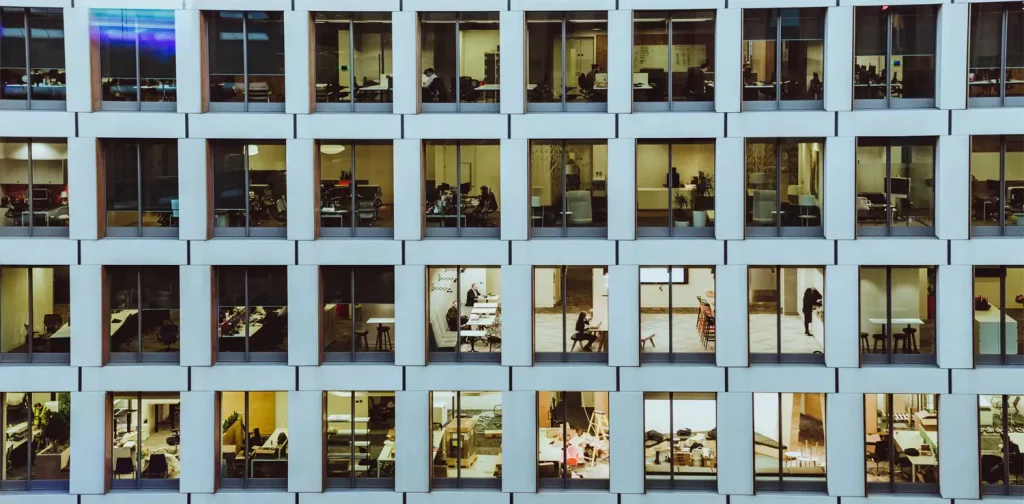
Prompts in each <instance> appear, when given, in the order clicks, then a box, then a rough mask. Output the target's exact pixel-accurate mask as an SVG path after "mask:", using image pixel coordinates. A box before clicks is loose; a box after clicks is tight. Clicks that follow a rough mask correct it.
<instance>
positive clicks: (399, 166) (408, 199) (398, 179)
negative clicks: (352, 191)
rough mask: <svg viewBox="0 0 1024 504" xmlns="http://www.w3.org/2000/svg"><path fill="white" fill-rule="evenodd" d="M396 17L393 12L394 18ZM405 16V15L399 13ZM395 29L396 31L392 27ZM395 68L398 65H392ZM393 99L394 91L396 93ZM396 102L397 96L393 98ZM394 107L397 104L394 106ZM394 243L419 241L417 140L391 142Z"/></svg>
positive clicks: (420, 184)
mask: <svg viewBox="0 0 1024 504" xmlns="http://www.w3.org/2000/svg"><path fill="white" fill-rule="evenodd" d="M398 14H399V13H398V12H396V13H395V15H396V16H397V15H398ZM401 14H406V13H404V12H403V13H401ZM396 28H397V27H396ZM395 65H396V68H397V65H398V62H397V61H396V62H395ZM395 94H396V95H397V94H398V93H397V89H396V93H395ZM395 98H396V100H397V96H396V97H395ZM396 106H397V104H396ZM394 163H395V210H394V212H395V239H396V240H422V239H423V214H424V210H425V207H424V205H425V203H424V194H423V149H422V147H421V146H420V141H419V140H418V139H417V140H406V139H401V140H395V156H394Z"/></svg>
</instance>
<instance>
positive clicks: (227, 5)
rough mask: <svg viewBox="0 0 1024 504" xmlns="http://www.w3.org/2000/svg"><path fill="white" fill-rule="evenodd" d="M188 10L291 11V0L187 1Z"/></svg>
mask: <svg viewBox="0 0 1024 504" xmlns="http://www.w3.org/2000/svg"><path fill="white" fill-rule="evenodd" d="M185 8H186V9H199V10H271V11H274V10H276V11H286V10H291V9H292V7H291V0H185Z"/></svg>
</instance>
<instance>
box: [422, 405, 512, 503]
mask: <svg viewBox="0 0 1024 504" xmlns="http://www.w3.org/2000/svg"><path fill="white" fill-rule="evenodd" d="M434 392H452V394H453V397H452V399H453V400H454V401H455V409H454V417H453V419H454V420H455V421H457V422H459V428H458V431H459V432H461V430H462V428H461V420H459V419H461V418H472V417H471V416H464V415H463V410H462V394H463V393H467V392H468V393H478V394H499V395H500V394H501V391H493V390H480V391H476V390H452V391H447V390H445V391H433V390H432V391H430V406H431V410H430V411H431V417H430V429H431V430H430V431H429V432H431V433H432V432H433V428H434V423H435V422H434V418H433V404H434ZM444 428H445V424H441V429H444ZM443 440H444V436H441V441H440V442H441V443H443V442H444V441H443ZM442 449H443V446H440V445H439V446H438V448H437V449H436V451H435V449H434V447H433V443H431V450H430V451H431V453H430V459H429V461H428V464H429V467H430V468H431V469H433V464H434V458H435V457H436V456H437V455H439V454H440V453H441V451H442ZM456 460H458V461H459V462H456V463H455V477H454V478H452V477H448V476H447V474H446V475H445V477H444V478H436V477H434V475H433V473H432V472H431V475H430V489H431V490H440V489H499V488H501V485H502V476H497V477H493V478H469V477H465V478H464V477H463V476H462V463H461V460H462V450H459V452H458V453H457V454H456ZM445 469H446V471H447V468H445Z"/></svg>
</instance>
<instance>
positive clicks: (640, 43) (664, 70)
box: [633, 11, 675, 102]
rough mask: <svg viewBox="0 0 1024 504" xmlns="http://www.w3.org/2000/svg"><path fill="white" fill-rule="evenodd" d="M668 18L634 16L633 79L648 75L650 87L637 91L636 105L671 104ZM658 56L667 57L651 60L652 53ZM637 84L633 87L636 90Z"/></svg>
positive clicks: (661, 14)
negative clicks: (669, 99) (646, 103)
mask: <svg viewBox="0 0 1024 504" xmlns="http://www.w3.org/2000/svg"><path fill="white" fill-rule="evenodd" d="M668 15H669V13H667V12H641V11H635V12H634V13H633V75H634V77H636V76H637V74H640V73H643V74H646V76H647V82H646V85H647V86H648V87H650V89H643V90H634V92H633V101H634V102H666V101H668V93H669V90H668V73H669V67H668V66H669V60H670V59H671V58H669V57H668V46H669V39H668ZM657 52H664V53H665V56H664V57H661V58H658V57H652V58H648V56H649V55H650V54H651V53H655V54H657ZM652 74H653V76H652ZM673 77H675V75H673ZM636 80H637V79H634V81H636ZM637 84H638V83H637V82H634V83H633V85H634V86H636V85H637Z"/></svg>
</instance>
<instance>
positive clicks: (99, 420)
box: [70, 392, 111, 495]
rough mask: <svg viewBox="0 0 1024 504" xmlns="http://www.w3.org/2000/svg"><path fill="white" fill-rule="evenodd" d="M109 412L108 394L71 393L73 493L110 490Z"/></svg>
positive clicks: (71, 486) (71, 485) (98, 492)
mask: <svg viewBox="0 0 1024 504" xmlns="http://www.w3.org/2000/svg"><path fill="white" fill-rule="evenodd" d="M109 409H110V401H109V400H108V399H107V394H106V392H71V438H70V441H71V446H74V447H75V449H74V450H73V451H72V452H71V466H72V467H74V468H75V470H74V471H72V472H71V477H70V479H71V481H70V491H71V493H74V494H82V495H85V494H103V493H106V491H107V489H108V488H109V487H110V476H111V465H110V464H108V463H105V461H108V460H110V455H109V453H110V430H109V429H107V428H105V427H106V425H107V420H106V419H107V415H108V411H109Z"/></svg>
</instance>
